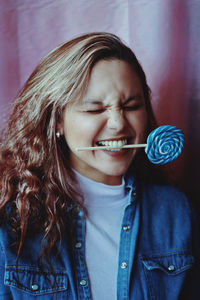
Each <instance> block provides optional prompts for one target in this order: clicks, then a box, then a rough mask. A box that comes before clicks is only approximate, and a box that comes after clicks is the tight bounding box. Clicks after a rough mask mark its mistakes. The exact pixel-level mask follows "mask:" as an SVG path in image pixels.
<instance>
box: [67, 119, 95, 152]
mask: <svg viewBox="0 0 200 300" xmlns="http://www.w3.org/2000/svg"><path fill="white" fill-rule="evenodd" d="M99 127H100V125H99V122H97V120H94V119H93V120H91V119H90V118H88V117H86V116H84V117H83V116H81V115H79V116H76V115H73V114H72V115H70V117H69V118H68V119H67V121H66V122H65V124H64V135H65V139H66V142H67V144H68V145H69V146H72V147H73V146H74V147H78V146H91V145H92V142H93V140H94V139H95V137H96V135H97V134H98V128H99Z"/></svg>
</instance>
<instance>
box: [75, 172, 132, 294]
mask: <svg viewBox="0 0 200 300" xmlns="http://www.w3.org/2000/svg"><path fill="white" fill-rule="evenodd" d="M75 174H76V175H77V179H78V182H79V185H80V189H81V192H82V194H83V196H84V206H85V207H86V209H87V212H88V217H87V218H86V240H85V253H86V264H87V269H88V274H89V278H90V283H91V292H92V299H93V300H102V299H104V300H115V299H116V293H117V271H118V250H119V240H120V229H121V222H122V217H123V213H124V209H125V207H126V205H127V204H128V194H126V191H125V182H124V179H123V180H122V184H121V185H117V186H116V185H114V186H111V185H106V184H103V183H99V182H96V181H93V180H91V179H88V178H86V177H84V176H82V175H80V174H79V173H77V172H75Z"/></svg>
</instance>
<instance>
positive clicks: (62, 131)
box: [56, 122, 64, 136]
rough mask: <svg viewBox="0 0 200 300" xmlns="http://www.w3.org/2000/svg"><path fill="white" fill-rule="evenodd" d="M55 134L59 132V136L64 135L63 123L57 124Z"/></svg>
mask: <svg viewBox="0 0 200 300" xmlns="http://www.w3.org/2000/svg"><path fill="white" fill-rule="evenodd" d="M56 132H60V135H61V136H62V135H64V128H63V122H58V124H57V127H56Z"/></svg>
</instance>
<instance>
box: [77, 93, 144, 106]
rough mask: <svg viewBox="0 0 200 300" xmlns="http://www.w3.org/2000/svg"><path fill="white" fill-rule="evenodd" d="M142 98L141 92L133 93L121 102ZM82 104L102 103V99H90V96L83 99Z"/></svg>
mask: <svg viewBox="0 0 200 300" xmlns="http://www.w3.org/2000/svg"><path fill="white" fill-rule="evenodd" d="M141 99H142V95H141V94H135V95H132V96H130V97H129V98H128V99H127V100H125V101H124V102H123V104H127V103H128V102H130V101H133V100H135V101H138V100H141ZM83 104H93V105H103V101H101V100H96V99H92V98H87V99H85V100H84V101H83Z"/></svg>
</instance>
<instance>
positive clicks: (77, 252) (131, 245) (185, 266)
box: [0, 178, 200, 300]
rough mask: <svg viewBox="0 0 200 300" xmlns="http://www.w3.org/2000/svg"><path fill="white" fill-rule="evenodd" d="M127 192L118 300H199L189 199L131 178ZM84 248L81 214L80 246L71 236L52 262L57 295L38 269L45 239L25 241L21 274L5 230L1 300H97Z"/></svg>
mask: <svg viewBox="0 0 200 300" xmlns="http://www.w3.org/2000/svg"><path fill="white" fill-rule="evenodd" d="M126 188H127V192H128V193H129V195H130V196H129V203H128V204H127V207H126V208H125V211H124V217H123V221H122V224H121V235H120V245H119V257H118V262H119V263H118V275H117V287H116V295H117V297H116V299H117V300H128V299H130V300H147V299H148V300H149V299H151V300H157V299H159V300H177V299H181V300H182V299H185V300H187V299H188V300H190V299H192V300H197V299H200V282H199V280H200V269H199V257H200V253H199V252H200V247H199V244H198V239H199V237H198V235H197V230H196V222H195V219H194V218H193V214H192V212H191V208H190V206H189V204H188V202H187V199H186V198H185V196H184V195H183V194H182V193H181V192H180V191H178V190H177V189H175V188H173V187H171V186H156V185H142V184H140V185H137V186H136V184H135V183H134V182H133V179H132V178H129V179H128V180H127V183H126ZM84 242H85V217H84V215H83V213H82V212H81V211H80V213H79V214H78V216H77V220H76V235H75V243H73V245H71V244H72V242H71V243H70V242H69V240H68V237H67V235H66V236H65V238H63V240H62V241H61V243H59V244H58V245H57V252H56V254H52V256H51V258H50V260H51V263H52V266H53V268H54V271H55V276H56V281H57V292H56V291H55V285H54V277H53V275H52V274H51V272H50V271H49V270H48V271H45V270H43V271H41V269H40V268H38V263H37V259H38V255H39V253H40V244H41V236H40V235H38V236H36V237H33V238H32V239H27V240H26V242H25V245H24V246H23V249H22V252H21V255H20V258H19V262H18V268H17V270H16V253H15V251H13V250H12V248H11V247H10V246H9V245H10V244H11V235H10V233H9V229H8V228H7V227H6V226H4V227H2V228H0V300H1V299H2V300H3V299H5V300H10V299H16V300H18V299H20V300H22V299H30V300H31V299H38V300H39V299H42V300H45V299H46V300H47V299H48V300H49V299H58V300H60V299H67V300H86V299H87V300H90V299H92V297H91V291H90V283H89V276H88V273H87V267H86V262H85V253H84ZM71 248H72V250H70V249H71ZM102 289H103V286H102ZM111 300H112V299H111Z"/></svg>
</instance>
